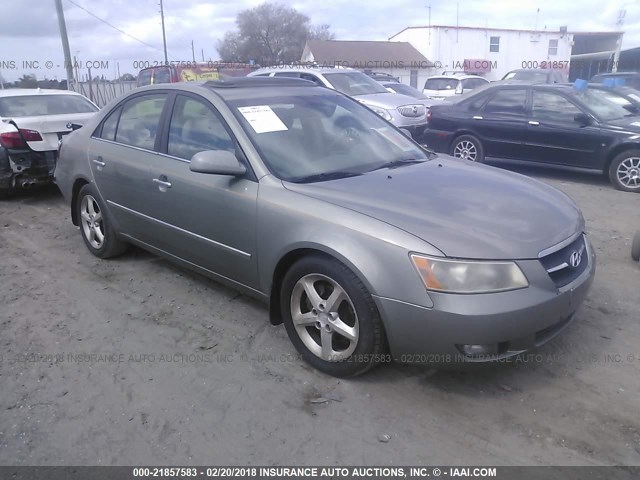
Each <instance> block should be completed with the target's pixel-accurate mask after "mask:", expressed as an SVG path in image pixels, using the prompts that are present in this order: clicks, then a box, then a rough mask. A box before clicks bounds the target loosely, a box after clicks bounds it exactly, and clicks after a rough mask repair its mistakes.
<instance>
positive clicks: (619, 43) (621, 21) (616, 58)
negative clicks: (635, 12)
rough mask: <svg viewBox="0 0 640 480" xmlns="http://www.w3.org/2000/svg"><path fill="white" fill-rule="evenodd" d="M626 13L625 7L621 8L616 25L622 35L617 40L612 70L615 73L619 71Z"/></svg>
mask: <svg viewBox="0 0 640 480" xmlns="http://www.w3.org/2000/svg"><path fill="white" fill-rule="evenodd" d="M625 5H626V4H625ZM626 14H627V11H626V10H625V9H624V8H623V9H622V10H620V11H619V12H618V20H617V21H616V27H618V31H619V32H620V35H619V36H618V39H617V40H616V49H615V51H614V54H613V64H612V65H611V71H612V72H613V73H616V72H617V71H618V63H619V62H620V51H621V50H622V26H623V25H624V17H625V15H626Z"/></svg>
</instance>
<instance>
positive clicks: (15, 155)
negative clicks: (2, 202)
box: [0, 88, 99, 198]
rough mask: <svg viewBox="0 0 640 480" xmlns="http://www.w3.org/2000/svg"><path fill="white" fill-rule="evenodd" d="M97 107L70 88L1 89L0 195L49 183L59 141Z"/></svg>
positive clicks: (93, 112) (89, 116)
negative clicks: (68, 89) (69, 89)
mask: <svg viewBox="0 0 640 480" xmlns="http://www.w3.org/2000/svg"><path fill="white" fill-rule="evenodd" d="M98 110H99V109H98V107H97V106H96V105H95V104H93V103H92V102H91V101H89V99H87V98H86V97H84V96H82V95H80V94H79V93H75V92H70V91H67V90H48V89H41V88H34V89H20V88H15V89H6V90H0V198H3V197H6V196H8V195H9V194H10V193H11V192H12V191H14V190H18V189H20V188H28V187H31V186H33V185H36V184H43V183H49V182H50V181H51V180H52V179H53V171H54V168H55V166H56V160H57V156H58V142H59V141H60V140H61V139H62V137H63V136H64V135H66V134H67V133H70V132H71V131H73V128H72V127H71V125H72V124H76V125H82V124H84V123H85V122H86V121H87V120H89V119H90V118H91V117H93V115H95V113H96V112H97V111H98Z"/></svg>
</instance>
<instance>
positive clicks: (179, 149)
mask: <svg viewBox="0 0 640 480" xmlns="http://www.w3.org/2000/svg"><path fill="white" fill-rule="evenodd" d="M205 150H228V151H230V152H234V151H235V142H234V141H233V139H232V138H231V136H230V135H229V133H228V132H227V130H226V129H225V126H224V123H223V121H222V120H221V119H220V117H218V115H216V113H215V112H214V111H213V108H212V107H211V106H209V105H208V104H207V103H205V102H204V101H200V100H196V99H193V98H189V97H185V96H184V95H179V96H178V98H177V99H176V104H175V106H174V108H173V114H172V115H171V124H170V126H169V143H168V145H167V153H168V154H169V155H173V156H174V157H178V158H184V159H185V160H190V159H191V157H193V156H194V155H195V154H196V153H198V152H203V151H205Z"/></svg>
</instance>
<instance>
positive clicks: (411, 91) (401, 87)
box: [380, 81, 433, 107]
mask: <svg viewBox="0 0 640 480" xmlns="http://www.w3.org/2000/svg"><path fill="white" fill-rule="evenodd" d="M380 84H381V85H382V86H383V87H384V88H386V89H387V90H388V91H390V92H391V93H400V94H402V95H406V96H407V97H413V98H415V99H417V100H420V101H421V102H422V103H424V104H425V105H426V106H427V107H428V106H430V105H431V104H432V103H433V101H431V100H429V97H427V96H426V95H425V94H424V93H422V92H421V91H420V90H418V89H417V88H413V87H412V86H411V85H407V84H405V83H399V82H385V81H380Z"/></svg>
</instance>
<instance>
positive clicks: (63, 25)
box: [54, 0, 73, 90]
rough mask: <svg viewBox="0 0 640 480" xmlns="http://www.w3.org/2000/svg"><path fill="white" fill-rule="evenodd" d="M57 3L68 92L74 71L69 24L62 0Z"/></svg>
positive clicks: (57, 0)
mask: <svg viewBox="0 0 640 480" xmlns="http://www.w3.org/2000/svg"><path fill="white" fill-rule="evenodd" d="M54 1H55V2H56V11H57V13H58V27H59V28H60V39H61V40H62V51H63V52H64V65H65V69H66V70H67V90H71V84H72V83H73V69H72V66H71V52H70V50H69V37H67V24H66V23H65V21H64V10H63V9H62V0H54Z"/></svg>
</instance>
